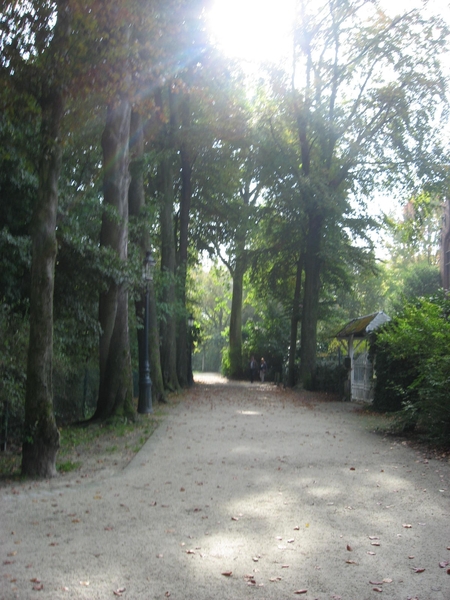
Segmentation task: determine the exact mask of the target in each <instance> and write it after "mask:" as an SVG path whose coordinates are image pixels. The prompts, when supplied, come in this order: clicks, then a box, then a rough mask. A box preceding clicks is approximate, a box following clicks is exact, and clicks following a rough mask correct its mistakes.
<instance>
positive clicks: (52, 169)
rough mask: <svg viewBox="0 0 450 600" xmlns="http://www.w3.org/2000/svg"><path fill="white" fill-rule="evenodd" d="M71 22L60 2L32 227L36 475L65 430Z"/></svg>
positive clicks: (31, 425)
mask: <svg viewBox="0 0 450 600" xmlns="http://www.w3.org/2000/svg"><path fill="white" fill-rule="evenodd" d="M70 27H71V26H70V12H69V10H68V7H67V5H66V3H65V2H60V3H59V5H58V18H57V22H56V25H55V33H54V37H53V40H52V42H51V45H50V47H49V49H48V56H49V58H50V62H52V64H51V65H49V69H50V71H51V74H50V72H49V73H48V78H51V80H52V81H53V85H52V86H51V87H47V85H46V81H43V89H44V93H43V95H42V97H41V98H40V100H39V102H40V105H41V109H42V115H41V148H40V159H39V190H38V199H37V205H36V209H35V213H34V217H33V230H32V233H31V237H32V264H31V295H30V343H29V347H28V364H27V385H26V392H25V422H24V439H23V445H22V474H23V475H28V476H30V477H53V476H54V475H56V466H55V463H56V455H57V452H58V449H59V431H58V428H57V426H56V422H55V416H54V413H53V384H52V375H53V373H52V371H53V291H54V277H55V260H56V249H57V245H56V216H57V209H58V179H59V173H60V169H61V156H62V148H61V123H62V118H63V114H64V93H63V89H64V84H63V72H62V67H63V62H64V58H63V57H64V56H65V54H66V52H67V47H68V43H69V37H70ZM45 77H46V76H45Z"/></svg>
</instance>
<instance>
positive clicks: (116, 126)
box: [94, 99, 135, 419]
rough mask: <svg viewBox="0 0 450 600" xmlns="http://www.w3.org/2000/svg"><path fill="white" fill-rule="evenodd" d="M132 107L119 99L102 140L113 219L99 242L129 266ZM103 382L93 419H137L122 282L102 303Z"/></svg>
mask: <svg viewBox="0 0 450 600" xmlns="http://www.w3.org/2000/svg"><path fill="white" fill-rule="evenodd" d="M130 116H131V108H130V103H129V101H128V100H126V99H121V100H120V101H119V102H118V103H117V104H115V105H114V106H112V105H111V106H109V107H108V113H107V118H106V126H105V129H104V132H103V136H102V148H103V162H104V200H105V205H106V206H107V207H108V209H109V210H113V211H114V213H115V215H114V217H115V218H114V217H111V213H109V211H105V212H104V214H103V219H102V228H101V233H100V243H101V245H102V246H105V247H108V248H110V249H112V250H113V251H114V252H115V253H116V254H117V257H118V258H119V260H120V261H121V262H122V263H123V264H125V263H126V261H127V244H128V187H129V184H130V176H129V171H128V166H129V137H130ZM99 320H100V325H101V336H100V383H99V395H98V404H97V410H96V412H95V415H94V419H105V418H107V417H109V416H112V415H120V416H122V415H124V416H127V417H131V418H132V417H134V415H135V410H134V406H133V379H132V372H131V356H130V339H129V329H128V291H127V285H126V283H125V282H124V281H123V280H120V281H115V280H113V279H112V278H111V279H110V281H109V286H108V289H107V290H106V291H105V292H104V293H102V294H101V296H100V304H99Z"/></svg>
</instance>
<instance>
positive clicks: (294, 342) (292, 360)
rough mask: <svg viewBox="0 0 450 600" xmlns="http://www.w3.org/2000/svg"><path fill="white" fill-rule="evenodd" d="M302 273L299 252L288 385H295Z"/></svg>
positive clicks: (293, 303)
mask: <svg viewBox="0 0 450 600" xmlns="http://www.w3.org/2000/svg"><path fill="white" fill-rule="evenodd" d="M302 274H303V255H302V254H301V255H300V257H299V259H298V261H297V273H296V276H295V290H294V299H293V302H292V315H291V336H290V344H289V367H288V385H289V386H290V387H293V386H294V385H295V363H296V354H297V334H298V322H299V320H300V309H301V305H300V298H301V290H302Z"/></svg>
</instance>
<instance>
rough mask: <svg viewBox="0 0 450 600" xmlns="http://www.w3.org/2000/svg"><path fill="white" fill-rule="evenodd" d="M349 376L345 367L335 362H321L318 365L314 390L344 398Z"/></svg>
mask: <svg viewBox="0 0 450 600" xmlns="http://www.w3.org/2000/svg"><path fill="white" fill-rule="evenodd" d="M347 376H348V373H347V369H346V368H345V367H344V366H343V365H337V364H336V362H335V361H329V360H319V361H318V362H317V365H316V371H315V377H314V390H318V391H321V392H328V393H331V394H339V395H340V396H341V398H342V397H343V396H344V382H345V381H346V379H347Z"/></svg>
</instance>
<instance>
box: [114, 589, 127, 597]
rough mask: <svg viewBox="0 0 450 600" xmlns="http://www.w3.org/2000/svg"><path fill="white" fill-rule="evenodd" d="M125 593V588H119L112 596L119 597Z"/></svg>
mask: <svg viewBox="0 0 450 600" xmlns="http://www.w3.org/2000/svg"><path fill="white" fill-rule="evenodd" d="M124 591H125V588H119V589H118V590H114V591H113V594H114V596H121V595H122V594H123V593H124Z"/></svg>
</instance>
